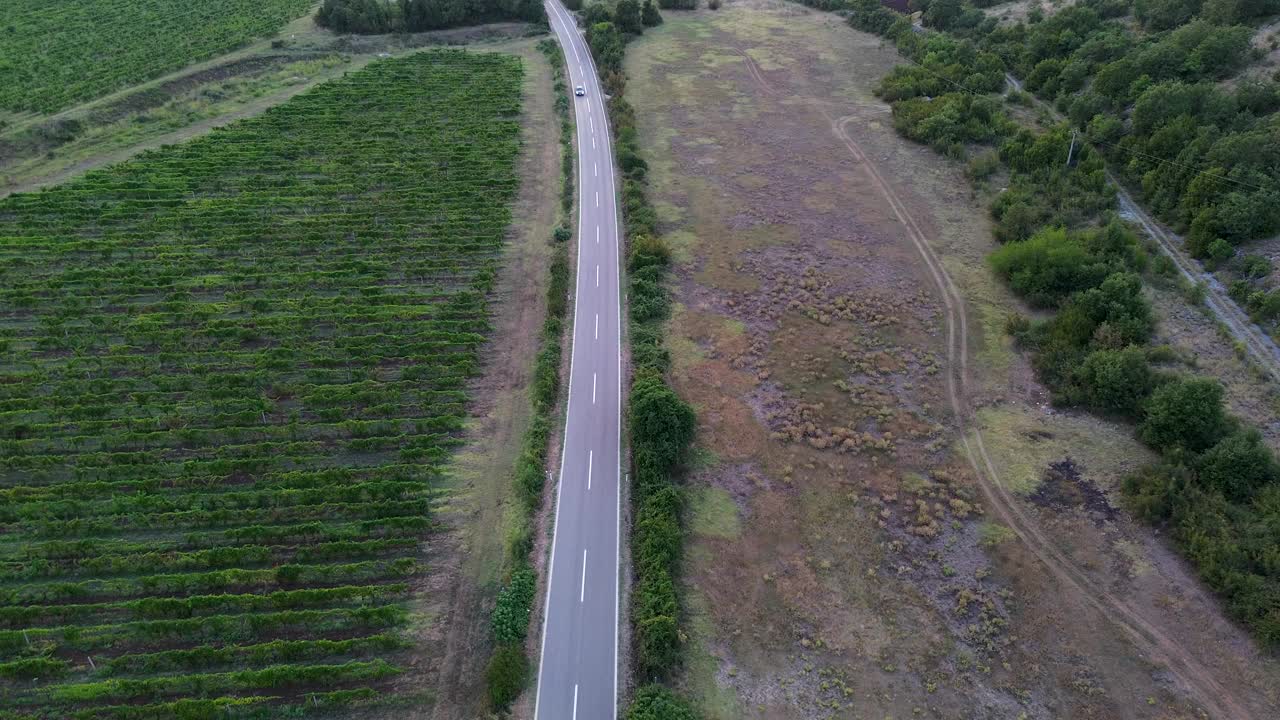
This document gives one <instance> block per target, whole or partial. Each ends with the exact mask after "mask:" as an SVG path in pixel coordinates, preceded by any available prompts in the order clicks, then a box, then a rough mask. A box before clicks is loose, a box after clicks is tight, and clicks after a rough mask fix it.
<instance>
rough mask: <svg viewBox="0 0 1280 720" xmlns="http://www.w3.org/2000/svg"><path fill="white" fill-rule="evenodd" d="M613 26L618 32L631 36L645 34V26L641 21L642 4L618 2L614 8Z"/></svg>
mask: <svg viewBox="0 0 1280 720" xmlns="http://www.w3.org/2000/svg"><path fill="white" fill-rule="evenodd" d="M613 24H614V25H616V26H617V27H618V30H619V31H621V32H623V33H627V34H630V35H639V34H640V33H642V32H644V24H643V23H642V22H641V19H640V3H638V2H636V0H618V4H617V5H615V6H614V7H613Z"/></svg>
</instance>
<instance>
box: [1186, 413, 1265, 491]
mask: <svg viewBox="0 0 1280 720" xmlns="http://www.w3.org/2000/svg"><path fill="white" fill-rule="evenodd" d="M1196 465H1197V468H1198V470H1199V473H1200V474H1199V477H1200V481H1201V483H1202V484H1204V485H1207V486H1209V487H1212V488H1216V489H1218V490H1220V491H1222V494H1223V495H1225V496H1226V498H1227V499H1228V500H1231V501H1233V502H1245V501H1247V500H1248V499H1249V498H1250V497H1252V496H1253V493H1254V492H1255V491H1256V490H1257V489H1258V488H1260V487H1262V486H1263V485H1266V484H1267V483H1271V482H1275V481H1276V479H1277V476H1278V473H1277V468H1276V460H1275V457H1274V456H1273V455H1272V454H1271V450H1270V449H1268V448H1267V446H1266V445H1263V444H1262V435H1261V434H1260V433H1259V432H1258V431H1257V430H1253V429H1250V430H1238V431H1236V432H1234V433H1232V434H1230V435H1228V436H1226V437H1225V438H1223V439H1222V440H1219V441H1218V444H1217V445H1214V446H1213V447H1211V448H1209V449H1208V450H1207V451H1205V453H1204V454H1203V455H1201V456H1200V458H1199V460H1198V461H1197V463H1196Z"/></svg>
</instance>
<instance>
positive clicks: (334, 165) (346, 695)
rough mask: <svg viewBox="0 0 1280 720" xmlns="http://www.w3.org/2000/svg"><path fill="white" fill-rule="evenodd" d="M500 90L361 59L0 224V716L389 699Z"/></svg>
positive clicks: (477, 59)
mask: <svg viewBox="0 0 1280 720" xmlns="http://www.w3.org/2000/svg"><path fill="white" fill-rule="evenodd" d="M521 77H522V69H521V65H520V61H519V59H517V58H515V57H511V56H504V55H491V54H468V53H464V52H460V51H439V52H430V53H422V54H418V55H413V56H410V57H408V58H406V59H403V60H386V61H378V62H375V63H374V64H372V65H370V66H369V67H368V68H367V69H365V70H363V71H361V72H359V73H353V74H351V75H350V76H348V77H346V78H344V79H341V80H337V81H334V82H331V83H329V84H326V85H322V86H319V87H318V88H316V89H314V90H311V91H309V92H307V93H305V94H303V95H300V96H299V97H298V98H296V99H294V100H293V101H291V102H289V103H288V104H285V105H282V106H279V107H277V108H274V109H272V110H270V111H268V112H267V113H266V114H264V115H262V116H261V117H258V118H255V119H252V120H248V121H242V122H240V123H237V124H234V125H231V126H229V127H227V128H224V129H220V130H216V131H214V132H213V133H212V134H210V135H207V136H205V137H203V138H201V139H198V140H194V141H192V142H189V143H186V144H183V145H180V146H173V147H166V148H163V149H161V150H157V151H152V152H149V153H146V154H144V155H140V156H139V157H138V158H137V159H136V160H134V161H132V162H129V163H126V164H123V165H118V166H116V167H113V168H111V169H108V170H105V171H99V172H94V173H91V174H89V175H86V176H85V177H84V178H83V179H81V180H78V181H76V182H73V183H70V184H67V185H62V186H59V187H56V188H53V189H50V190H46V191H43V192H39V193H34V194H26V195H14V196H11V197H9V198H8V199H6V200H3V201H0V708H3V709H2V710H0V717H3V718H14V717H50V718H52V717H59V718H61V717H86V718H88V717H92V718H112V717H116V718H125V717H128V718H133V717H172V716H186V717H206V716H207V715H205V714H202V713H208V712H211V711H212V709H214V708H215V707H217V706H220V705H224V704H227V703H232V702H234V703H235V704H236V707H237V712H238V713H248V714H249V715H250V716H262V717H279V716H281V714H283V713H284V712H286V708H285V707H284V706H289V707H288V708H287V710H288V711H289V712H297V713H299V714H301V713H305V712H308V711H310V710H315V709H324V708H326V707H331V706H333V705H335V704H338V705H344V706H345V705H349V704H351V703H357V704H359V703H364V702H367V701H369V700H370V699H372V698H374V697H375V696H376V697H379V698H383V697H388V696H392V695H393V694H394V689H395V687H396V685H395V683H396V676H397V675H398V674H399V673H400V672H401V668H400V664H401V662H402V660H403V658H404V657H405V653H406V652H407V650H406V649H405V643H404V641H403V640H402V638H401V636H400V631H401V630H402V629H403V628H404V627H405V626H406V624H407V623H409V622H411V621H412V620H413V618H411V617H410V616H409V611H408V603H407V600H408V599H409V596H410V594H411V587H412V585H413V584H414V583H415V582H419V581H421V580H422V579H423V578H425V577H426V576H427V575H428V574H429V573H430V572H431V569H430V567H427V566H425V564H424V562H423V559H422V556H423V551H422V541H423V539H424V537H426V536H427V534H428V533H429V532H430V530H431V526H432V520H431V517H432V516H431V509H432V507H433V506H434V505H435V504H437V503H439V502H441V501H443V499H445V498H447V495H446V494H445V491H444V490H442V483H441V482H440V478H441V476H442V473H443V472H444V466H445V464H446V462H447V461H448V459H449V457H450V451H451V448H453V447H454V446H456V445H457V444H459V443H460V437H461V430H462V426H463V422H464V418H465V413H466V409H465V407H466V402H467V399H468V392H467V381H468V378H469V377H470V376H472V375H473V374H474V373H475V372H476V369H477V367H478V363H479V357H478V356H479V351H480V346H481V344H482V343H483V341H484V339H485V333H486V332H487V330H488V310H487V306H486V297H487V291H488V290H489V287H490V285H491V283H492V280H493V277H494V272H495V267H496V264H497V262H498V260H499V259H500V253H501V249H502V245H503V243H504V237H505V234H506V232H507V227H508V225H509V223H510V221H511V214H510V209H509V204H510V203H511V202H512V201H513V199H514V195H515V192H516V189H517V178H516V173H515V162H516V157H517V154H518V152H519V144H520V140H519V131H520V128H519V113H520V97H521ZM418 689H419V690H420V689H422V688H418ZM233 698H234V700H233ZM255 713H257V715H255ZM290 716H291V717H292V716H293V715H290ZM236 717H241V714H237V715H236Z"/></svg>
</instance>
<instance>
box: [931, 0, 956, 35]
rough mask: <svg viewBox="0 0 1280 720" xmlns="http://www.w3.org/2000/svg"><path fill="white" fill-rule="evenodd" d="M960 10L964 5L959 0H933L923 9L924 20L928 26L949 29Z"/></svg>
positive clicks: (954, 22) (953, 24)
mask: <svg viewBox="0 0 1280 720" xmlns="http://www.w3.org/2000/svg"><path fill="white" fill-rule="evenodd" d="M962 12H964V7H963V6H962V5H961V4H960V0H933V1H932V2H930V3H929V7H928V8H927V9H926V10H925V11H924V22H925V24H926V25H928V26H929V27H936V28H938V29H939V30H949V29H951V28H952V27H954V26H955V24H956V21H957V20H959V19H960V14H961V13H962Z"/></svg>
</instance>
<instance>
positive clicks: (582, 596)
mask: <svg viewBox="0 0 1280 720" xmlns="http://www.w3.org/2000/svg"><path fill="white" fill-rule="evenodd" d="M586 601H587V549H586V548H582V589H581V590H579V591H578V602H580V603H582V602H586ZM573 688H574V693H575V694H576V693H577V692H578V689H577V688H578V686H577V685H574V686H573ZM574 717H577V712H575V713H574Z"/></svg>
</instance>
